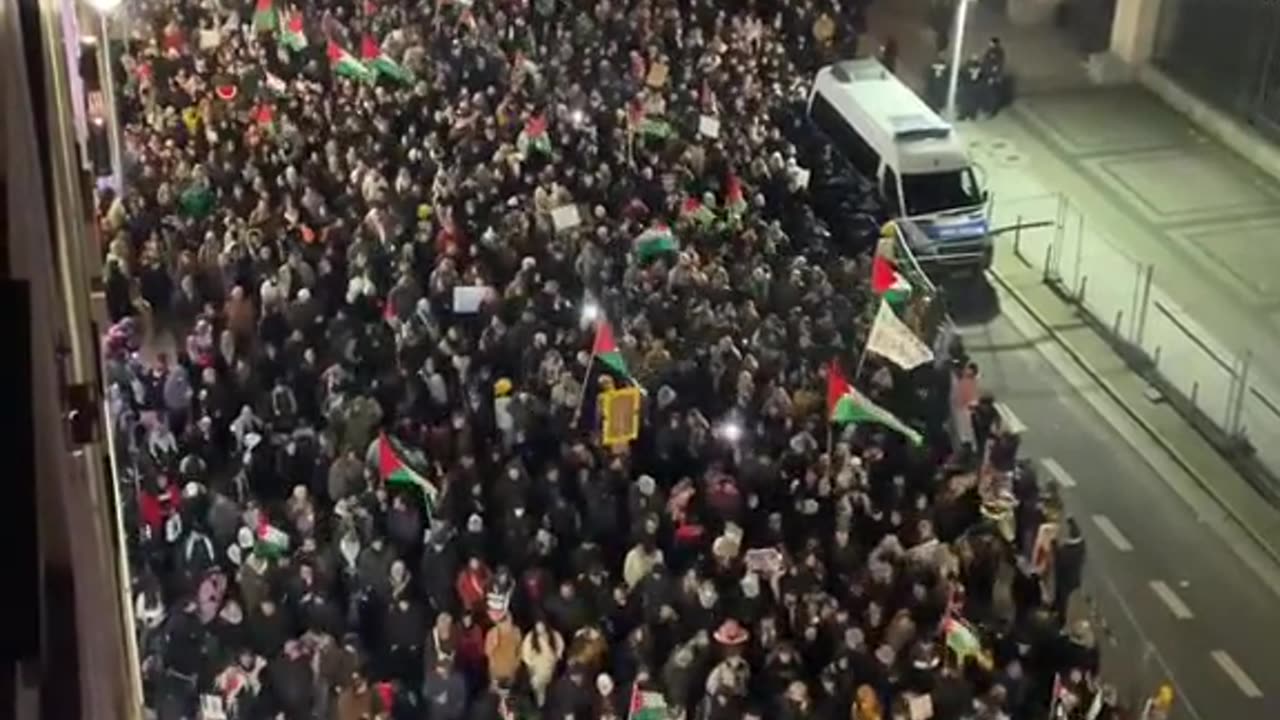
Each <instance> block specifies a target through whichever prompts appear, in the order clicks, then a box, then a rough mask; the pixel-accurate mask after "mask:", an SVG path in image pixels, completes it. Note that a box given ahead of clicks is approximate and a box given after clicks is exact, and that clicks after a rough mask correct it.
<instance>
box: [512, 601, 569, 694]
mask: <svg viewBox="0 0 1280 720" xmlns="http://www.w3.org/2000/svg"><path fill="white" fill-rule="evenodd" d="M563 656H564V637H563V636H561V635H560V633H559V632H557V631H555V630H554V629H552V628H551V627H549V626H548V625H547V623H546V622H545V621H543V620H538V621H537V622H535V623H534V624H533V629H532V630H530V631H529V632H528V633H527V634H526V635H525V636H524V640H523V642H522V643H521V647H520V659H521V661H522V662H523V663H524V667H525V671H526V672H527V673H528V677H529V685H530V686H531V687H532V688H533V696H534V699H535V701H536V702H537V705H538V707H542V706H543V705H544V704H546V701H547V688H549V687H550V686H551V680H552V678H553V676H554V675H555V671H556V666H557V665H558V664H559V662H560V658H562V657H563Z"/></svg>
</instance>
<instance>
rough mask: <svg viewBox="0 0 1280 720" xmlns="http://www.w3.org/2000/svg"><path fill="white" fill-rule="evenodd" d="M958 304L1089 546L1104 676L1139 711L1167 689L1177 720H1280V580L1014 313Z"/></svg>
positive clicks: (988, 297)
mask: <svg viewBox="0 0 1280 720" xmlns="http://www.w3.org/2000/svg"><path fill="white" fill-rule="evenodd" d="M1001 300H1003V303H1001ZM952 302H953V308H952V309H953V314H955V315H956V319H957V322H958V323H959V324H960V328H961V332H962V334H963V336H964V337H965V342H966V346H967V347H968V349H969V350H970V352H971V354H972V355H973V356H974V359H975V361H976V362H977V363H978V365H979V368H980V371H981V376H982V386H983V388H984V389H989V390H991V391H993V392H994V393H995V395H996V397H997V399H998V400H1000V401H1001V402H1003V403H1005V405H1006V407H1007V408H1008V409H1009V410H1010V411H1011V414H1012V417H1013V419H1014V422H1015V423H1017V424H1020V425H1023V426H1025V428H1026V430H1025V432H1024V433H1023V448H1024V451H1023V453H1024V455H1025V456H1028V457H1032V458H1036V459H1038V460H1039V461H1040V462H1041V465H1040V470H1041V473H1042V476H1047V477H1050V478H1055V479H1056V480H1058V481H1060V484H1061V485H1062V490H1063V497H1064V498H1065V499H1066V504H1067V507H1068V510H1069V512H1071V513H1072V514H1073V515H1074V516H1075V517H1076V519H1077V521H1078V522H1079V524H1080V527H1081V528H1082V530H1083V532H1084V534H1085V539H1086V543H1087V552H1088V559H1087V563H1086V580H1085V592H1086V594H1087V595H1088V596H1089V597H1090V598H1091V600H1090V602H1091V603H1092V607H1093V608H1094V609H1095V610H1096V612H1097V614H1098V616H1099V617H1100V618H1101V619H1102V620H1103V622H1104V623H1105V626H1106V627H1105V629H1102V630H1100V631H1099V632H1098V636H1099V642H1100V644H1101V646H1102V653H1103V663H1104V671H1105V674H1106V675H1107V676H1108V677H1109V679H1111V680H1112V681H1113V682H1114V683H1115V684H1116V685H1117V687H1118V688H1119V689H1120V691H1121V693H1122V695H1123V696H1124V697H1129V698H1133V699H1135V700H1136V701H1137V702H1141V700H1140V698H1143V697H1145V696H1146V695H1147V694H1148V693H1151V692H1153V691H1154V689H1155V688H1156V687H1157V686H1158V685H1159V684H1160V683H1161V682H1165V681H1169V680H1171V681H1172V683H1173V684H1174V686H1175V688H1176V691H1177V695H1178V698H1177V702H1176V705H1175V711H1174V714H1173V717H1175V718H1180V719H1183V720H1218V719H1220V718H1223V719H1225V718H1230V719H1231V720H1267V719H1270V718H1280V673H1278V672H1276V670H1275V668H1277V667H1280V596H1278V595H1277V593H1276V591H1275V590H1274V589H1273V588H1274V587H1277V585H1278V584H1277V583H1276V582H1275V579H1276V578H1275V577H1265V576H1264V575H1260V574H1259V572H1257V571H1256V570H1255V568H1256V566H1254V565H1250V564H1246V562H1245V561H1244V559H1243V557H1242V555H1241V553H1242V552H1247V550H1241V549H1240V548H1234V549H1233V547H1232V546H1231V545H1229V542H1228V540H1227V539H1226V538H1225V536H1224V535H1222V534H1220V533H1219V532H1218V531H1217V530H1216V529H1215V527H1216V523H1215V522H1213V513H1214V512H1215V509H1214V508H1210V507H1207V506H1203V505H1202V506H1199V507H1193V505H1192V504H1191V503H1189V502H1188V501H1186V500H1184V499H1183V497H1182V496H1180V495H1179V494H1178V493H1176V492H1174V491H1173V490H1172V489H1170V486H1169V485H1168V483H1167V482H1166V481H1165V479H1163V477H1162V474H1163V473H1164V472H1167V471H1168V468H1167V467H1165V468H1161V470H1160V471H1157V469H1156V467H1158V466H1159V465H1160V463H1159V461H1158V460H1153V457H1155V456H1154V455H1153V453H1155V454H1158V453H1159V452H1160V451H1159V450H1158V448H1156V446H1155V445H1154V444H1153V443H1152V442H1151V440H1150V438H1149V437H1147V436H1145V435H1144V434H1143V433H1142V431H1141V430H1140V429H1138V428H1137V426H1136V425H1134V424H1133V422H1132V420H1131V419H1130V418H1129V417H1128V416H1127V415H1125V414H1124V412H1123V411H1122V410H1121V409H1120V408H1119V407H1118V406H1115V405H1113V404H1111V401H1110V399H1109V398H1107V397H1106V396H1105V395H1103V394H1102V393H1101V391H1100V390H1098V389H1097V388H1096V387H1094V386H1093V385H1092V383H1090V382H1089V381H1088V379H1087V378H1086V377H1085V376H1084V375H1083V373H1081V372H1080V371H1079V369H1078V368H1076V367H1075V366H1074V365H1071V361H1070V360H1069V359H1067V357H1066V356H1065V354H1063V351H1062V350H1061V348H1059V347H1057V346H1056V345H1055V344H1054V343H1053V341H1052V340H1051V339H1049V338H1048V337H1047V335H1045V334H1044V333H1043V332H1041V331H1040V328H1039V327H1038V326H1036V325H1035V324H1034V322H1033V321H1032V320H1031V319H1030V317H1029V316H1026V315H1025V313H1023V312H1022V311H1021V308H1019V307H1017V306H1016V305H1015V303H1014V301H1012V300H1011V299H1007V298H998V297H996V296H995V293H994V291H991V290H989V289H988V290H986V291H984V292H980V293H974V294H972V295H971V296H969V297H963V298H955V297H954V296H953V300H952ZM1001 305H1003V307H1001ZM1217 512H1219V513H1220V511H1217ZM1277 574H1280V571H1277Z"/></svg>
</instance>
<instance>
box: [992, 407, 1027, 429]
mask: <svg viewBox="0 0 1280 720" xmlns="http://www.w3.org/2000/svg"><path fill="white" fill-rule="evenodd" d="M996 412H998V413H1000V424H1001V425H1003V426H1004V429H1005V430H1006V431H1007V432H1008V433H1009V434H1011V435H1021V434H1023V433H1025V432H1026V431H1027V424H1026V423H1024V422H1022V421H1021V420H1019V419H1018V416H1017V415H1015V414H1014V412H1013V408H1011V407H1009V406H1008V405H1006V404H1005V403H1002V402H998V403H996Z"/></svg>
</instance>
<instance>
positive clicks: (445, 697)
mask: <svg viewBox="0 0 1280 720" xmlns="http://www.w3.org/2000/svg"><path fill="white" fill-rule="evenodd" d="M422 701H423V705H424V707H425V710H426V717H427V718H428V720H462V719H463V718H464V717H465V716H466V712H467V683H466V680H465V678H464V677H463V675H462V673H460V672H458V671H457V670H456V669H455V668H454V663H453V661H452V660H451V659H449V658H447V657H445V656H440V657H439V658H438V659H437V660H436V663H435V665H434V666H433V667H432V668H430V669H429V670H427V675H426V677H425V678H424V679H423V681H422Z"/></svg>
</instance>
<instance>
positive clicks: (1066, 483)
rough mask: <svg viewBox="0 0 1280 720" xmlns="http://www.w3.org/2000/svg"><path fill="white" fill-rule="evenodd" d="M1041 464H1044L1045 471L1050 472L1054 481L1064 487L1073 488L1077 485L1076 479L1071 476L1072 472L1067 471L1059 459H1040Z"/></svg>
mask: <svg viewBox="0 0 1280 720" xmlns="http://www.w3.org/2000/svg"><path fill="white" fill-rule="evenodd" d="M1040 464H1041V465H1043V466H1044V470H1045V472H1047V473H1049V476H1050V477H1052V478H1053V480H1054V482H1056V483H1058V484H1059V485H1061V486H1062V487H1064V488H1073V487H1075V486H1076V479H1075V478H1073V477H1071V473H1069V472H1067V469H1066V468H1064V467H1062V465H1060V464H1059V463H1058V461H1057V460H1054V459H1053V458H1044V459H1043V460H1041V461H1040Z"/></svg>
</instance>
